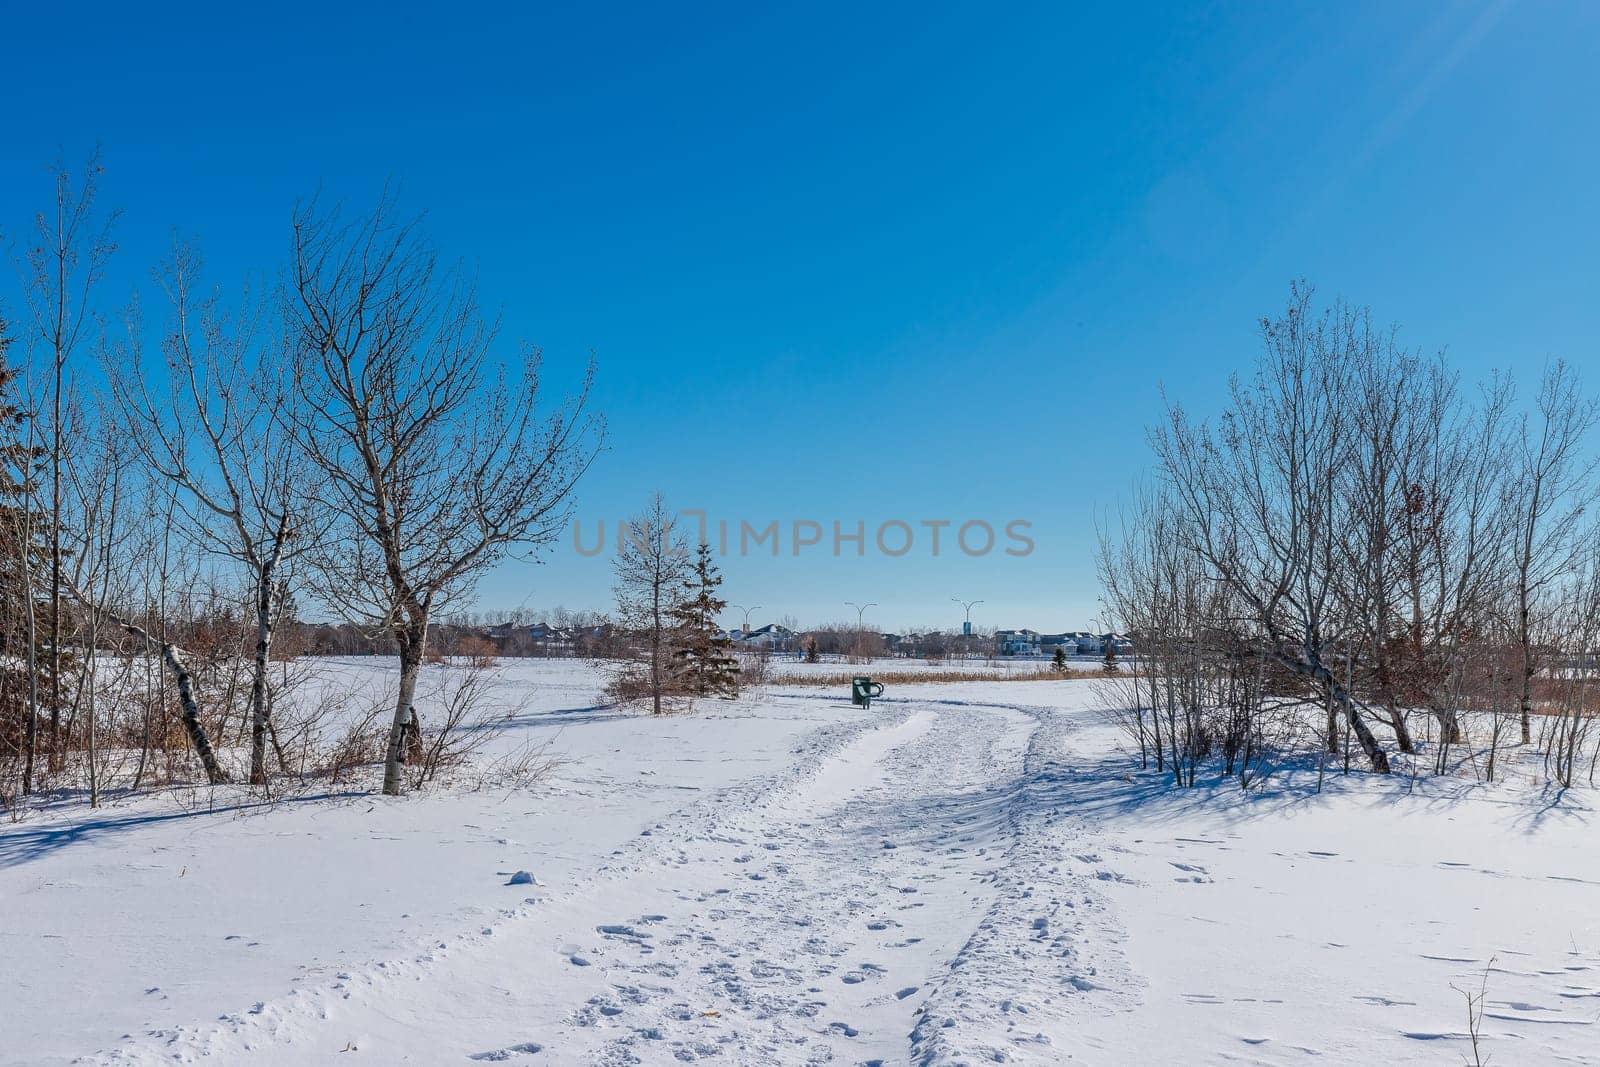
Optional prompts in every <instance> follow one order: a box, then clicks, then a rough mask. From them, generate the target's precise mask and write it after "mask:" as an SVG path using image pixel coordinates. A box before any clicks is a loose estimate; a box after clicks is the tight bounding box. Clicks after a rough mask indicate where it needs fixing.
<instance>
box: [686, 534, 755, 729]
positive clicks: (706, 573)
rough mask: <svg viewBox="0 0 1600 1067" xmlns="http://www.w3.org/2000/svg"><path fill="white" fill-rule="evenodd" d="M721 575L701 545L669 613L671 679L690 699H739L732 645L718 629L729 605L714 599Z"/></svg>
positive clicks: (708, 548)
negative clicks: (671, 659)
mask: <svg viewBox="0 0 1600 1067" xmlns="http://www.w3.org/2000/svg"><path fill="white" fill-rule="evenodd" d="M721 585H722V575H721V574H719V573H718V572H717V567H716V564H714V563H712V562H711V546H710V545H708V544H706V543H705V542H704V541H702V542H701V543H700V548H699V549H698V551H697V552H696V553H695V560H694V563H693V565H692V566H691V567H690V569H689V574H688V576H687V577H686V578H684V581H683V596H682V597H681V598H680V600H679V601H678V603H677V604H675V605H673V607H672V610H671V616H672V621H673V624H674V631H673V660H674V663H673V675H674V678H675V680H676V681H677V688H678V689H679V690H681V691H682V692H685V693H688V694H689V695H691V696H726V697H734V696H738V695H739V661H738V660H736V659H735V658H734V656H733V653H732V651H731V649H732V648H733V642H731V641H729V640H728V639H727V638H726V637H724V636H722V631H721V629H720V628H719V627H718V626H717V616H718V615H720V614H721V613H722V611H723V609H724V608H726V607H727V606H728V602H727V601H726V600H723V599H722V598H721V597H719V596H718V595H717V589H718V588H719V587H720V586H721Z"/></svg>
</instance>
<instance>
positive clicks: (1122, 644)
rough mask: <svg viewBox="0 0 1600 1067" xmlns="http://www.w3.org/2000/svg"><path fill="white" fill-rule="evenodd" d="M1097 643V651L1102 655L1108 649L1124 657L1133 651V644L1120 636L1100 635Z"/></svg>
mask: <svg viewBox="0 0 1600 1067" xmlns="http://www.w3.org/2000/svg"><path fill="white" fill-rule="evenodd" d="M1099 641H1100V648H1099V649H1098V651H1100V652H1102V653H1104V652H1105V650H1106V649H1107V648H1108V647H1109V648H1110V649H1111V650H1112V651H1113V652H1115V653H1116V654H1117V655H1119V656H1126V655H1128V654H1129V653H1130V652H1132V651H1133V642H1132V641H1130V640H1128V639H1127V638H1126V637H1124V636H1123V635H1121V634H1101V635H1100V637H1099Z"/></svg>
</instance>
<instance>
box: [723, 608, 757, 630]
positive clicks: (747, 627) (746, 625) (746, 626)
mask: <svg viewBox="0 0 1600 1067" xmlns="http://www.w3.org/2000/svg"><path fill="white" fill-rule="evenodd" d="M728 607H730V608H732V609H733V610H734V611H742V612H744V629H742V630H740V631H739V632H740V633H742V634H744V635H745V636H746V637H749V636H750V613H751V612H752V611H760V610H761V605H760V604H757V605H755V606H754V607H749V608H744V607H740V606H739V605H738V604H729V605H728Z"/></svg>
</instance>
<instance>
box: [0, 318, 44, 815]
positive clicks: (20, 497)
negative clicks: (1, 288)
mask: <svg viewBox="0 0 1600 1067" xmlns="http://www.w3.org/2000/svg"><path fill="white" fill-rule="evenodd" d="M9 341H10V336H9V334H8V332H7V330H6V324H5V321H4V320H3V319H0V748H3V749H4V750H5V751H8V752H20V753H22V756H23V759H22V781H21V787H22V793H23V795H27V794H29V793H31V792H33V787H34V756H35V754H36V753H37V751H38V731H39V706H40V703H41V699H42V697H43V696H44V695H45V694H44V693H41V691H40V676H41V670H40V662H39V661H40V655H39V637H40V634H39V615H40V604H39V600H38V582H37V576H38V575H39V573H40V571H41V569H42V568H45V567H46V566H47V565H48V559H49V543H48V541H47V540H46V539H45V538H44V531H45V529H46V526H47V519H48V516H46V515H44V514H43V513H41V512H40V510H39V509H38V507H37V506H36V505H35V504H34V503H33V501H34V498H35V495H36V494H37V493H38V490H39V468H40V464H41V463H42V461H43V458H44V455H45V453H44V450H43V449H42V448H40V447H38V446H36V445H30V444H29V443H27V442H26V441H25V440H24V438H23V427H24V426H25V425H26V423H27V415H26V413H25V412H24V411H23V410H22V408H21V407H20V406H19V405H18V404H17V402H16V398H15V392H14V390H15V383H16V372H15V371H14V370H12V369H11V367H10V365H9V364H8V363H7V362H6V348H7V347H8V345H9Z"/></svg>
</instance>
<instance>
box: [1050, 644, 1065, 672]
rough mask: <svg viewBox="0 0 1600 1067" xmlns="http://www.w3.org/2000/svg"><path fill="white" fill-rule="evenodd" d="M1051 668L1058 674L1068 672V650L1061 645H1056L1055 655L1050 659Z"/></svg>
mask: <svg viewBox="0 0 1600 1067" xmlns="http://www.w3.org/2000/svg"><path fill="white" fill-rule="evenodd" d="M1050 669H1051V670H1053V671H1055V672H1056V673H1057V674H1066V673H1067V650H1066V649H1064V648H1062V647H1061V646H1060V645H1057V646H1056V652H1055V655H1054V656H1052V657H1051V659H1050Z"/></svg>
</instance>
